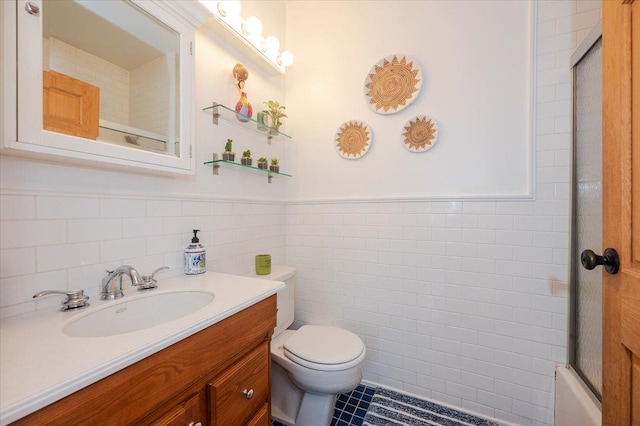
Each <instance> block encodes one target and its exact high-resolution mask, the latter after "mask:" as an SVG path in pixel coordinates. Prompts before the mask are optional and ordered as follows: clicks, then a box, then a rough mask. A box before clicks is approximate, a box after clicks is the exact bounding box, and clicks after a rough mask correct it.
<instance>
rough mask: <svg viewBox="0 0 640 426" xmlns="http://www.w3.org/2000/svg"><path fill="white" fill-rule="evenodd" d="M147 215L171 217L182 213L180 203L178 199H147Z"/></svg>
mask: <svg viewBox="0 0 640 426" xmlns="http://www.w3.org/2000/svg"><path fill="white" fill-rule="evenodd" d="M146 206H147V216H150V217H172V216H180V215H181V214H182V203H181V202H180V201H178V200H147V201H146Z"/></svg>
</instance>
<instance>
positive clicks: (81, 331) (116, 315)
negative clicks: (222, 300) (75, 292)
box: [62, 290, 214, 337]
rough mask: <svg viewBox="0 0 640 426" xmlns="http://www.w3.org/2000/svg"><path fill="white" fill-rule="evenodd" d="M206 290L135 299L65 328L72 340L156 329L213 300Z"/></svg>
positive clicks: (104, 308)
mask: <svg viewBox="0 0 640 426" xmlns="http://www.w3.org/2000/svg"><path fill="white" fill-rule="evenodd" d="M213 297H214V296H213V293H210V292H208V291H203V290H177V291H170V292H165V293H150V294H148V295H145V296H142V297H138V298H136V299H130V300H126V296H125V299H122V301H117V302H113V303H110V304H107V305H105V306H104V307H101V308H99V309H97V310H95V311H92V312H87V314H86V315H82V316H79V317H77V318H74V319H73V320H71V322H69V323H68V324H67V325H65V326H64V327H63V330H62V331H63V333H64V334H66V335H67V336H71V337H106V336H115V335H118V334H124V333H131V332H133V331H138V330H144V329H146V328H150V327H155V326H157V325H160V324H164V323H167V322H170V321H174V320H177V319H179V318H182V317H184V316H186V315H189V314H192V313H194V312H196V311H198V310H200V309H202V308H204V307H205V306H207V305H208V304H209V303H210V302H211V301H212V300H213Z"/></svg>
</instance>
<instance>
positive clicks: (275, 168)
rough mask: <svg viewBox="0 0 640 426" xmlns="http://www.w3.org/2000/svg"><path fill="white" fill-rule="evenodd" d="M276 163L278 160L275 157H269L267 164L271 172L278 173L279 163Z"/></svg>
mask: <svg viewBox="0 0 640 426" xmlns="http://www.w3.org/2000/svg"><path fill="white" fill-rule="evenodd" d="M278 163H279V161H278V159H277V158H272V159H271V165H270V166H269V170H271V171H272V172H276V173H279V172H280V165H279V164H278Z"/></svg>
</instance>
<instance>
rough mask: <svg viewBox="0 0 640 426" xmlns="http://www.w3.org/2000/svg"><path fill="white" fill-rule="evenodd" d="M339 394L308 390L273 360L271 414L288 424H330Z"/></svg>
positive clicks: (326, 425) (288, 425) (315, 425)
mask: <svg viewBox="0 0 640 426" xmlns="http://www.w3.org/2000/svg"><path fill="white" fill-rule="evenodd" d="M336 399H337V395H333V394H316V393H311V392H305V391H303V390H302V389H300V388H299V387H297V386H295V385H294V384H293V383H291V380H290V379H289V377H288V376H287V372H286V370H285V369H284V368H282V367H281V366H279V365H278V364H276V363H275V362H273V363H271V417H273V418H274V419H275V420H277V421H279V422H280V423H282V424H284V425H286V426H329V425H330V424H331V419H332V418H333V411H334V409H335V404H336Z"/></svg>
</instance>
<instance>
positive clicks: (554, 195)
mask: <svg viewBox="0 0 640 426" xmlns="http://www.w3.org/2000/svg"><path fill="white" fill-rule="evenodd" d="M444 3H447V4H449V5H450V7H454V8H455V7H458V8H459V9H460V11H461V12H462V14H461V15H459V16H458V15H455V14H449V15H446V16H442V15H438V14H437V11H441V10H442V8H446V6H444V5H443V4H444ZM452 3H454V4H455V5H453V6H451V4H452ZM512 3H513V2H512ZM516 3H522V2H516ZM325 5H326V7H328V9H327V10H329V11H331V12H332V14H330V16H331V19H329V18H328V17H327V16H325V14H328V13H327V10H325V9H324V7H325ZM434 5H435V6H439V7H440V9H438V8H437V7H436V8H432V7H434ZM500 5H504V4H503V3H501V2H491V3H488V2H465V3H461V2H409V1H400V2H398V1H396V2H375V1H372V2H321V3H308V2H292V4H290V5H289V8H288V15H287V19H288V35H289V38H290V40H291V39H294V40H295V41H296V43H298V45H299V46H300V48H303V47H305V46H304V43H303V41H304V40H308V39H311V40H315V43H314V44H313V45H312V46H310V47H309V49H310V50H311V52H312V53H313V54H315V58H316V59H315V60H314V62H312V63H306V62H305V64H304V65H301V66H302V67H303V69H304V70H305V71H307V70H310V69H311V68H313V67H317V68H318V69H317V70H314V71H313V74H312V75H313V76H314V77H315V78H309V79H308V80H305V79H304V78H303V77H306V76H307V75H306V74H305V75H304V76H303V75H300V74H301V73H299V71H298V70H299V68H298V67H297V65H296V68H295V69H296V71H293V68H292V71H291V80H290V79H289V74H288V75H287V102H288V103H289V104H290V105H292V114H291V115H292V116H295V117H296V120H295V123H296V124H295V134H296V140H297V141H298V143H297V144H295V145H294V146H293V147H294V148H293V149H294V150H295V153H294V158H295V166H296V179H295V182H294V188H292V191H291V198H292V202H291V203H289V204H288V206H287V231H286V234H287V259H288V261H289V263H290V264H291V265H292V266H295V267H296V268H297V269H298V277H299V280H298V283H299V287H298V289H297V294H296V302H297V307H296V320H297V321H298V323H299V324H301V323H322V324H334V325H339V326H343V327H346V328H348V329H350V330H352V331H354V332H356V333H358V334H359V335H360V336H361V337H362V338H363V339H364V340H365V342H366V346H367V351H368V353H367V366H366V373H365V378H366V379H367V380H370V381H372V382H375V383H380V384H383V385H386V386H389V387H393V388H397V389H400V390H402V391H405V392H410V393H413V394H416V395H419V396H423V397H428V398H432V399H434V400H437V401H440V402H444V403H448V404H452V405H454V406H456V407H461V408H463V409H467V410H470V411H475V412H478V413H481V414H483V415H486V416H490V417H493V418H496V419H499V420H500V421H505V422H513V423H515V424H519V425H532V424H552V423H553V392H554V385H553V379H554V367H555V364H556V363H564V362H566V360H567V347H566V342H567V312H568V308H567V296H568V285H567V280H568V263H569V261H568V255H569V254H568V243H569V217H568V214H569V199H570V197H569V193H570V187H569V186H570V172H569V149H570V132H571V127H570V113H571V108H570V72H569V65H568V63H569V56H570V54H571V53H572V52H573V49H574V48H575V47H576V46H577V44H578V43H579V41H580V40H581V39H582V38H583V37H584V36H585V35H586V33H588V31H589V30H590V29H591V28H592V27H593V26H594V25H595V24H596V23H597V22H598V20H599V17H600V5H599V3H598V2H592V1H589V2H587V1H566V0H560V1H540V2H537V3H535V8H536V11H535V12H536V16H537V18H536V22H535V29H536V51H535V58H536V68H535V81H536V86H535V88H534V90H535V93H536V104H535V106H534V107H535V112H536V117H537V119H536V122H535V153H534V155H535V165H536V168H535V199H532V200H519V201H516V200H508V199H505V200H499V199H488V200H468V199H465V198H462V197H461V198H456V197H453V198H452V199H448V200H440V199H438V198H437V197H434V198H429V197H426V198H425V199H422V200H416V201H414V202H410V201H405V202H402V201H393V200H392V199H390V198H393V197H394V196H401V195H404V194H405V192H404V191H403V190H398V191H393V192H391V189H395V186H394V185H396V184H398V183H400V182H402V183H405V182H406V181H409V180H413V181H414V182H420V183H422V184H423V185H421V186H420V188H423V190H417V189H415V188H417V187H416V186H414V185H409V186H408V187H409V188H414V189H415V192H413V193H411V195H429V194H431V195H438V194H437V192H433V191H431V189H432V188H433V187H434V185H437V183H438V182H440V180H448V179H457V178H458V177H461V180H464V179H470V178H474V177H476V176H477V174H478V173H484V171H485V170H484V169H482V170H478V169H476V167H478V165H477V164H472V163H464V162H460V163H455V162H452V161H453V159H452V158H449V156H451V155H453V153H452V152H450V151H445V146H446V144H450V145H452V144H459V145H460V146H459V149H461V150H463V151H464V150H465V149H469V150H472V151H473V150H474V149H475V148H476V146H475V145H476V139H474V138H457V139H452V138H451V133H450V129H449V128H447V132H443V133H447V136H446V137H445V136H444V134H443V135H442V136H443V138H442V139H441V140H440V141H439V142H438V144H442V145H441V146H438V145H436V147H435V148H433V149H432V150H431V151H428V152H427V153H425V154H420V155H414V154H408V153H403V154H407V155H408V156H411V155H414V157H413V158H415V159H416V161H418V160H420V161H421V162H422V161H424V170H422V169H420V168H419V167H418V166H417V165H416V164H413V163H408V162H406V161H405V160H402V161H400V159H398V158H394V159H393V161H392V160H389V161H385V162H382V161H380V158H379V156H383V152H384V155H388V156H391V155H393V153H392V151H398V152H402V151H403V148H401V147H400V146H399V144H398V142H397V140H396V139H395V138H394V139H393V140H386V139H383V140H381V139H377V140H376V142H374V144H376V143H377V144H378V146H375V145H374V148H372V151H370V152H369V153H368V154H367V155H366V156H365V157H364V158H363V160H366V159H367V158H368V157H371V162H366V161H365V162H361V160H357V161H355V162H354V161H346V160H342V159H341V158H339V157H338V156H337V155H336V154H335V152H333V151H332V148H331V147H330V146H329V143H330V140H331V139H330V136H331V135H332V134H333V132H335V129H336V128H337V126H338V125H339V124H340V122H341V120H343V118H344V119H348V118H359V117H358V114H360V113H362V109H363V108H362V103H363V102H362V101H363V100H362V96H361V93H360V88H361V86H362V80H363V77H362V76H363V73H364V72H366V71H367V70H368V68H369V67H370V66H371V64H372V62H375V60H377V58H379V57H382V56H385V55H386V54H388V53H390V52H391V51H400V50H401V51H404V52H408V53H413V56H414V57H418V58H421V57H420V56H418V54H419V53H418V54H416V53H415V52H421V51H422V48H423V46H425V45H430V44H431V43H432V42H433V43H435V44H438V43H440V45H441V46H443V51H439V52H436V53H433V54H432V55H433V56H432V57H429V58H426V57H425V58H422V60H423V62H424V63H425V64H426V65H423V72H424V71H425V70H426V71H427V75H428V76H429V77H431V76H432V75H433V74H432V68H431V67H430V66H429V65H428V64H429V63H435V64H436V66H438V65H441V64H440V62H442V61H443V59H442V57H446V58H448V57H453V58H461V57H464V56H465V55H469V54H470V52H469V51H468V50H469V49H467V48H465V41H467V42H468V43H469V46H474V42H473V40H472V38H473V37H474V36H476V37H480V38H481V39H482V37H483V36H482V35H480V34H481V33H482V32H483V31H487V32H490V30H489V28H493V26H492V25H486V26H485V27H484V30H482V31H481V30H478V31H479V33H474V32H466V29H469V28H474V25H479V26H480V27H482V25H481V24H483V23H485V22H486V23H490V24H494V21H492V20H491V19H490V17H489V16H488V13H489V11H491V10H493V8H496V7H499V6H500ZM313 6H317V7H313ZM474 6H477V7H479V9H475V8H474ZM485 7H486V10H485V11H483V10H482V9H483V8H485ZM415 8H421V9H420V11H421V12H423V13H426V12H427V9H428V10H429V12H430V15H429V16H428V18H425V17H424V16H423V14H419V15H415V14H408V13H403V12H405V11H407V10H415ZM465 8H469V9H468V10H473V11H474V18H475V20H474V21H473V22H471V23H469V22H468V21H467V19H468V16H467V15H466V14H465V13H464V12H465ZM322 17H325V18H326V19H320V18H322ZM427 19H428V22H429V23H432V24H434V25H438V28H442V27H441V26H446V27H447V28H450V29H452V30H455V32H456V33H457V34H459V37H460V41H459V44H449V43H445V40H446V37H436V38H435V40H433V37H426V35H428V34H430V33H429V31H430V29H429V28H425V25H420V23H421V22H423V20H427ZM383 24H384V25H383ZM427 27H428V26H427ZM292 28H295V29H296V31H295V32H294V31H293V30H292ZM363 29H366V31H365V32H364V33H361V32H362V31H363ZM383 30H384V33H385V34H393V35H394V36H392V37H391V36H390V37H389V40H382V37H380V35H379V34H376V32H377V31H380V32H382V31H383ZM405 33H408V34H410V37H409V36H406V35H405ZM492 34H493V33H492ZM465 36H466V37H465ZM495 36H496V37H499V34H495ZM507 37H508V36H507ZM396 39H398V40H400V41H401V42H402V44H398V46H395V45H394V46H390V44H389V43H392V42H393V41H394V40H396ZM509 39H510V40H512V41H513V42H514V43H523V40H522V39H521V38H514V39H511V38H509ZM502 41H504V40H502ZM378 42H381V43H382V46H380V45H379V44H378ZM495 42H496V43H497V44H498V45H500V40H496V41H495ZM352 44H354V45H355V46H352ZM444 47H447V49H445V48H444ZM521 47H522V49H526V45H521ZM356 48H357V49H356ZM356 50H359V51H362V52H366V54H365V53H357V54H355V51H356ZM334 52H335V53H334ZM344 52H348V53H349V54H354V56H353V58H351V57H350V55H345V54H343V53H344ZM494 52H495V49H494V48H493V44H491V43H488V42H487V43H486V44H485V45H483V46H482V49H481V50H480V51H474V52H471V54H477V55H481V56H482V55H485V56H486V57H487V58H492V55H493V54H494ZM295 53H296V55H297V57H299V56H300V54H298V52H297V49H296V51H295ZM303 55H307V54H306V53H303ZM333 55H337V58H339V60H335V59H334V56H333ZM310 56H311V54H309V55H307V56H304V57H305V58H307V59H309V58H310ZM309 60H311V59H309ZM433 72H435V71H433ZM464 72H468V73H469V74H473V73H474V67H472V66H468V67H466V69H464V70H460V69H451V70H450V74H451V79H450V80H448V79H446V78H444V77H443V79H444V80H443V81H442V84H443V85H444V86H446V87H452V86H455V85H464V86H465V87H467V84H468V82H467V81H466V80H465V79H464V78H462V76H461V75H462V74H463V73H464ZM294 75H296V77H294ZM354 75H355V77H354ZM342 76H345V77H344V78H345V80H348V81H349V82H352V83H353V84H357V87H356V89H358V90H357V93H351V92H349V93H347V92H345V93H344V94H343V95H344V96H341V97H340V96H338V97H337V96H336V93H335V90H334V89H335V87H334V86H335V84H336V83H335V81H336V80H339V79H340V77H342ZM513 77H514V78H515V77H516V76H513ZM504 78H505V84H506V85H508V84H509V82H510V81H512V76H510V75H508V76H504ZM426 81H427V83H428V84H427V88H426V89H427V90H426V91H425V92H424V95H425V101H426V98H428V95H430V94H431V92H430V90H437V89H436V88H435V87H433V86H429V83H430V82H432V81H433V79H430V78H427V80H426ZM434 85H435V83H434ZM338 87H339V88H340V89H346V88H345V87H344V86H338ZM454 93H456V92H454ZM470 95H471V96H473V95H475V92H474V91H471V93H470ZM494 95H495V96H496V97H501V96H504V95H505V93H504V92H503V91H495V93H494ZM421 96H422V94H421ZM303 97H304V98H305V99H304V100H305V101H306V104H305V105H307V107H305V108H303V107H302V98H303ZM465 99H466V98H465V97H463V96H460V94H459V93H456V96H455V97H453V98H452V99H450V100H449V102H450V103H451V104H452V105H454V106H455V105H458V106H459V108H460V110H464V102H465ZM420 100H422V99H420ZM314 104H319V105H322V106H323V107H326V108H325V110H324V111H322V113H317V112H316V113H312V111H314ZM428 105H429V107H433V108H435V107H437V106H438V105H435V104H428ZM409 108H413V106H411V107H409ZM409 108H407V109H409ZM414 111H415V110H414ZM373 117H374V116H373ZM374 118H376V117H374ZM383 119H384V121H387V119H388V118H387V117H381V118H380V120H376V122H375V123H376V124H375V126H374V127H375V128H374V132H377V134H380V133H381V132H383V131H384V128H382V130H380V129H381V124H380V123H381V122H382V120H383ZM365 121H366V120H365ZM400 121H402V120H400ZM292 122H294V120H292ZM299 123H302V124H299ZM393 123H394V124H397V123H395V122H393ZM449 123H450V125H453V124H455V127H457V128H458V129H457V130H459V131H460V132H463V133H466V134H473V131H474V128H473V126H471V124H472V123H473V122H472V121H471V120H469V121H468V120H458V118H457V117H452V118H451V121H450V122H449ZM370 124H372V123H370ZM494 124H495V123H494ZM391 127H393V126H391ZM512 142H513V143H518V144H524V143H525V141H524V140H517V141H512ZM387 143H388V144H389V146H388V147H387V145H386V144H387ZM439 148H442V151H441V152H440V153H438V155H439V157H438V160H439V161H440V162H446V163H447V164H449V169H448V171H447V173H446V174H444V175H443V176H441V178H440V180H435V182H434V181H433V179H432V180H431V181H430V180H429V179H425V176H428V169H429V167H430V166H431V163H428V162H429V161H430V160H431V158H430V157H429V156H430V155H431V154H432V151H433V150H436V149H439ZM433 154H434V155H435V154H436V152H433ZM445 154H446V155H445ZM374 156H375V157H374ZM378 161H380V162H378ZM509 162H510V159H509V158H503V157H500V158H498V159H496V161H493V162H491V163H490V164H488V165H485V166H486V167H491V168H494V167H501V166H502V165H503V164H505V163H509ZM372 163H375V164H372ZM516 166H517V168H516V169H511V170H510V171H509V172H508V173H509V174H508V175H509V176H511V175H512V174H513V176H515V175H516V174H517V173H518V172H521V173H523V174H524V173H526V170H525V165H523V163H522V162H517V161H516ZM299 176H301V177H299ZM364 187H366V188H367V189H366V190H362V191H361V189H362V188H364ZM356 188H357V189H356ZM496 192H497V187H496ZM460 195H466V194H464V193H462V194H460ZM367 197H369V198H372V199H373V201H370V202H357V201H358V200H360V199H361V198H367ZM376 198H387V200H380V201H375V199H376ZM398 198H400V197H398ZM416 198H419V197H416ZM314 199H315V200H318V199H319V200H323V199H327V200H329V201H326V202H314V201H313V200H314ZM332 199H333V200H334V201H330V200H332ZM296 200H298V201H296ZM300 200H311V201H300ZM385 201H388V202H385Z"/></svg>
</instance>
